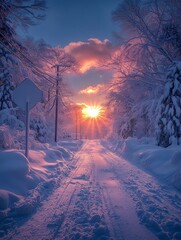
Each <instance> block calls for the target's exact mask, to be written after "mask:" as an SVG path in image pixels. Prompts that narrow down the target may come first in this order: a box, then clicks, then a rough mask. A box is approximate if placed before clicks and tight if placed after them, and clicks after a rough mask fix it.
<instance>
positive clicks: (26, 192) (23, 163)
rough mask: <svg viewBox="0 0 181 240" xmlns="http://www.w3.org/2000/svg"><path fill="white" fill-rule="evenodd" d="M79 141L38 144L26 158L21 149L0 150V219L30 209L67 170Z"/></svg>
mask: <svg viewBox="0 0 181 240" xmlns="http://www.w3.org/2000/svg"><path fill="white" fill-rule="evenodd" d="M81 144H82V143H81V142H80V141H61V142H59V143H58V144H40V145H39V149H36V150H30V151H29V158H28V159H27V158H26V157H25V155H24V151H18V150H3V151H0V219H4V217H6V216H7V215H9V214H12V211H14V212H16V214H15V215H26V214H28V213H31V212H32V211H33V210H34V209H35V207H36V205H38V202H39V201H41V200H42V199H43V198H45V197H46V196H47V195H48V193H50V192H51V191H52V190H53V188H54V187H56V186H57V185H58V184H59V182H60V178H62V177H63V176H64V175H65V174H67V173H68V172H69V171H70V168H71V162H72V160H73V155H74V153H75V152H76V151H77V150H78V149H79V148H80V146H81Z"/></svg>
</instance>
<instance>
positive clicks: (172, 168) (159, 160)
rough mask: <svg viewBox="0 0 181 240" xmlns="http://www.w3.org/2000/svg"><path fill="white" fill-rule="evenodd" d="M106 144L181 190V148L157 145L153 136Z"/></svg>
mask: <svg viewBox="0 0 181 240" xmlns="http://www.w3.org/2000/svg"><path fill="white" fill-rule="evenodd" d="M104 144H105V145H106V146H107V147H108V148H109V149H111V150H112V151H114V152H116V153H117V154H119V155H120V156H122V157H124V158H125V159H126V160H128V161H130V162H131V163H133V164H135V165H136V166H138V167H140V168H142V169H144V170H146V171H147V172H149V173H150V174H152V175H154V176H155V177H157V178H158V179H160V180H161V181H162V182H164V183H165V184H166V185H171V186H174V187H175V188H176V189H178V190H179V191H181V148H180V146H179V145H175V146H174V145H172V146H170V147H168V148H163V147H159V146H156V144H155V139H153V138H141V139H137V138H128V139H126V140H122V141H121V140H120V141H117V142H114V144H109V143H108V142H104Z"/></svg>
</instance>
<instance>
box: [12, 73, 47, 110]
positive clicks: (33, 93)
mask: <svg viewBox="0 0 181 240" xmlns="http://www.w3.org/2000/svg"><path fill="white" fill-rule="evenodd" d="M42 98H43V92H42V91H41V90H40V89H39V88H38V87H37V86H36V85H35V84H34V82H33V81H32V80H30V79H28V78H25V79H24V80H23V81H22V82H21V83H20V85H19V86H18V87H17V88H16V89H15V90H14V92H13V101H14V102H15V103H16V104H17V105H18V106H19V107H20V108H21V109H23V110H26V102H27V101H28V102H29V110H31V109H32V108H33V107H34V106H35V105H36V104H37V103H38V102H40V101H41V100H42Z"/></svg>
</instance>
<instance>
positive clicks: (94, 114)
mask: <svg viewBox="0 0 181 240" xmlns="http://www.w3.org/2000/svg"><path fill="white" fill-rule="evenodd" d="M82 114H83V116H84V117H86V118H99V117H100V114H101V107H100V106H87V107H85V108H83V109H82Z"/></svg>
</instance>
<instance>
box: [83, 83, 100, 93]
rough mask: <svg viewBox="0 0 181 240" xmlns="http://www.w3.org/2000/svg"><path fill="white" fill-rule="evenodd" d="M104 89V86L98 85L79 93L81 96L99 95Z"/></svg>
mask: <svg viewBox="0 0 181 240" xmlns="http://www.w3.org/2000/svg"><path fill="white" fill-rule="evenodd" d="M103 88H104V84H98V85H96V86H95V87H93V86H89V87H87V88H85V89H82V90H80V91H79V94H88V95H90V94H97V93H100V92H101V91H102V90H103Z"/></svg>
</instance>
